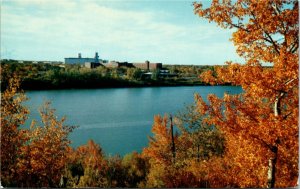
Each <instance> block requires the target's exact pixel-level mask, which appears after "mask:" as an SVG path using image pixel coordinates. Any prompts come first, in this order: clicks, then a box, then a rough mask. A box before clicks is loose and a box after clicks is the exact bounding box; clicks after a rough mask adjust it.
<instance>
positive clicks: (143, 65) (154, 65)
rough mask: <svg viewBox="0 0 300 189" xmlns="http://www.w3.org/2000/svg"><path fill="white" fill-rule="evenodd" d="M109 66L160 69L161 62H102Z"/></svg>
mask: <svg viewBox="0 0 300 189" xmlns="http://www.w3.org/2000/svg"><path fill="white" fill-rule="evenodd" d="M103 65H104V66H106V67H109V68H119V67H129V68H130V67H131V68H140V69H142V70H156V69H162V63H150V62H149V61H145V62H143V63H128V62H116V61H110V62H109V63H106V64H103Z"/></svg>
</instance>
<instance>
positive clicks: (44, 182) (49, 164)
mask: <svg viewBox="0 0 300 189" xmlns="http://www.w3.org/2000/svg"><path fill="white" fill-rule="evenodd" d="M40 115H41V125H38V123H37V122H36V121H32V124H31V126H30V129H29V130H24V132H25V136H26V139H27V140H26V143H24V144H23V145H22V146H21V155H20V157H19V161H18V164H17V165H18V177H19V183H18V185H19V186H24V185H25V186H27V187H34V186H35V187H44V186H48V187H58V186H59V181H60V179H61V176H62V174H63V170H64V168H65V166H66V163H67V153H68V151H69V144H70V140H69V139H68V135H69V133H70V132H72V130H73V129H74V128H75V127H74V126H67V125H65V124H64V122H65V118H62V119H61V120H58V119H57V117H56V115H55V110H54V109H51V108H50V102H46V103H45V104H44V105H43V106H42V107H41V108H40Z"/></svg>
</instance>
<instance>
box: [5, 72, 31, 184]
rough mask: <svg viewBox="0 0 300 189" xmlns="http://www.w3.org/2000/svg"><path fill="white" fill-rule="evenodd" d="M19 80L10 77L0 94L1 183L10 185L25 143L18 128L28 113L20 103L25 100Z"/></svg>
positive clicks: (13, 179)
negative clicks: (21, 148) (5, 87)
mask: <svg viewBox="0 0 300 189" xmlns="http://www.w3.org/2000/svg"><path fill="white" fill-rule="evenodd" d="M19 81H20V80H19V79H18V78H17V77H15V76H14V77H12V78H11V79H10V81H9V86H8V87H7V89H6V90H5V92H4V93H1V127H0V129H1V130H0V134H1V182H2V184H3V185H8V186H9V185H10V184H12V185H13V183H15V182H16V180H15V178H16V177H17V171H18V170H17V169H18V168H17V166H16V162H17V161H18V157H19V156H20V153H21V151H20V147H21V146H22V144H23V142H24V141H25V138H24V134H23V132H20V131H19V126H20V125H22V124H24V123H25V121H26V119H27V115H28V113H29V111H28V109H27V108H26V107H23V106H22V103H23V102H24V101H25V100H26V99H27V98H26V96H25V95H24V93H23V92H22V91H18V90H19V86H20V82H19Z"/></svg>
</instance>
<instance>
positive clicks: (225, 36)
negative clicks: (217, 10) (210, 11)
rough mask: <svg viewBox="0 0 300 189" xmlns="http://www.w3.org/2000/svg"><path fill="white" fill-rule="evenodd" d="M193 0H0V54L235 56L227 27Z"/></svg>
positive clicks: (53, 57) (178, 59) (157, 58)
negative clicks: (201, 13) (196, 10)
mask: <svg viewBox="0 0 300 189" xmlns="http://www.w3.org/2000/svg"><path fill="white" fill-rule="evenodd" d="M193 2H194V1H186V0H180V1H179V0H177V1H172V0H164V1H149V0H141V1H138V0H124V1H121V0H111V1H108V0H107V1H104V0H54V1H53V0H1V58H2V59H17V60H35V61H43V60H49V61H64V58H65V57H77V56H78V53H81V54H82V57H94V55H95V52H98V53H99V56H100V58H101V59H107V60H116V61H128V62H143V61H145V60H149V61H150V62H161V63H163V64H187V65H190V64H193V65H216V64H218V65H220V64H224V62H225V61H229V60H232V61H238V62H241V59H240V58H239V57H238V55H237V54H236V52H235V47H234V46H233V43H232V42H231V41H229V39H230V38H231V33H232V31H230V30H224V29H221V28H218V27H217V26H216V24H214V23H208V21H206V20H204V19H202V18H200V17H199V16H197V15H195V14H194V11H193ZM204 2H205V4H210V1H207V0H206V1H204Z"/></svg>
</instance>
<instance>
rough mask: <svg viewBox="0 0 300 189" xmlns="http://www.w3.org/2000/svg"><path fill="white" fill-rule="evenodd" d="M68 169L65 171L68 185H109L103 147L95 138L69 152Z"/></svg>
mask: <svg viewBox="0 0 300 189" xmlns="http://www.w3.org/2000/svg"><path fill="white" fill-rule="evenodd" d="M68 159H69V160H68V166H67V167H68V169H67V171H66V173H65V177H66V178H67V179H68V180H67V186H68V187H107V186H108V180H107V176H106V173H107V171H108V165H107V161H106V160H105V157H104V154H103V151H102V148H101V147H100V146H99V145H98V144H96V143H95V142H94V141H93V140H89V141H88V142H87V144H86V145H82V146H79V147H78V148H77V149H72V150H71V151H70V153H69V154H68Z"/></svg>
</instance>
